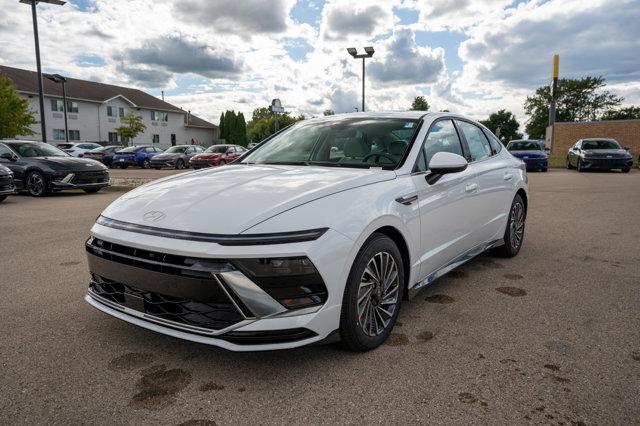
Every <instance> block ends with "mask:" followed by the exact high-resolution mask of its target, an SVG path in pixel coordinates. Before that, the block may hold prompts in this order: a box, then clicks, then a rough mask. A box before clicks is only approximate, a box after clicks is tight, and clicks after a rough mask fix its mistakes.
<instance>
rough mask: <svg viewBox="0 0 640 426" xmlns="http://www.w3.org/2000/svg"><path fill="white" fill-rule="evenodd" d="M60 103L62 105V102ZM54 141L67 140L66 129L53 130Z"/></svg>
mask: <svg viewBox="0 0 640 426" xmlns="http://www.w3.org/2000/svg"><path fill="white" fill-rule="evenodd" d="M60 103H62V102H60ZM53 139H54V140H56V141H63V140H65V137H64V129H53Z"/></svg>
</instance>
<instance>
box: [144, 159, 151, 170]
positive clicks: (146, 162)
mask: <svg viewBox="0 0 640 426" xmlns="http://www.w3.org/2000/svg"><path fill="white" fill-rule="evenodd" d="M142 168H143V169H149V168H151V162H150V161H149V159H148V158H145V159H144V161H143V162H142Z"/></svg>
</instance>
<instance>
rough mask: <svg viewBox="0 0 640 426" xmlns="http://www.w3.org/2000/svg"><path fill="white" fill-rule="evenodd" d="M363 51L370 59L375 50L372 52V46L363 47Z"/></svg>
mask: <svg viewBox="0 0 640 426" xmlns="http://www.w3.org/2000/svg"><path fill="white" fill-rule="evenodd" d="M364 51H365V52H366V54H367V56H369V57H372V56H373V52H375V50H373V46H367V47H365V48H364Z"/></svg>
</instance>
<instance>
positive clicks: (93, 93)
mask: <svg viewBox="0 0 640 426" xmlns="http://www.w3.org/2000/svg"><path fill="white" fill-rule="evenodd" d="M0 74H4V75H6V76H7V77H9V79H11V80H12V81H13V84H15V85H16V88H17V89H18V91H19V92H26V93H34V94H37V93H38V74H37V73H36V72H35V71H29V70H23V69H20V68H12V67H6V66H4V65H0ZM43 90H44V94H45V95H48V96H56V97H62V85H61V84H58V83H54V82H53V81H51V80H49V79H46V78H43ZM66 90H67V98H71V99H79V100H86V101H92V102H105V101H108V100H110V99H113V98H116V97H124V98H125V99H126V100H128V101H129V102H131V103H133V104H134V105H135V106H137V107H141V108H146V109H153V110H161V111H170V112H177V113H181V114H187V112H186V111H185V110H183V109H181V108H178V107H177V106H174V105H171V104H170V103H168V102H165V101H163V100H162V99H158V98H156V97H155V96H152V95H150V94H148V93H145V92H143V91H142V90H138V89H133V88H130V87H123V86H114V85H112V84H104V83H97V82H95V81H88V80H79V79H76V78H68V77H67V82H66ZM187 125H188V126H197V127H205V128H212V129H213V128H216V127H218V126H216V125H215V124H213V123H209V122H208V121H206V120H203V119H201V118H199V117H196V116H195V115H193V114H189V123H187Z"/></svg>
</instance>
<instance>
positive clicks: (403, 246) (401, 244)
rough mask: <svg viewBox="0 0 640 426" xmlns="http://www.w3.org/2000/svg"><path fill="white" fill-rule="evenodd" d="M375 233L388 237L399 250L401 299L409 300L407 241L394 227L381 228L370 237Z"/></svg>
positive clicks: (409, 267) (409, 266)
mask: <svg viewBox="0 0 640 426" xmlns="http://www.w3.org/2000/svg"><path fill="white" fill-rule="evenodd" d="M375 233H378V234H383V235H386V236H387V237H389V238H390V239H391V240H392V241H393V242H394V243H395V245H396V246H397V247H398V250H400V255H401V256H402V269H403V272H404V283H403V285H404V291H403V293H402V294H403V296H402V298H403V299H404V300H409V291H408V289H409V280H410V276H411V256H410V254H409V246H408V244H407V241H406V240H405V238H404V236H403V235H402V233H401V232H400V230H398V229H397V228H396V227H394V226H391V225H386V226H382V227H380V228H378V229H376V230H375V231H373V233H372V234H371V235H373V234H375ZM370 237H371V236H369V238H370Z"/></svg>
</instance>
